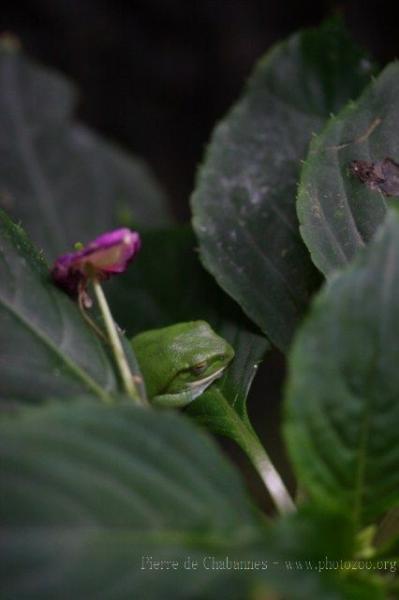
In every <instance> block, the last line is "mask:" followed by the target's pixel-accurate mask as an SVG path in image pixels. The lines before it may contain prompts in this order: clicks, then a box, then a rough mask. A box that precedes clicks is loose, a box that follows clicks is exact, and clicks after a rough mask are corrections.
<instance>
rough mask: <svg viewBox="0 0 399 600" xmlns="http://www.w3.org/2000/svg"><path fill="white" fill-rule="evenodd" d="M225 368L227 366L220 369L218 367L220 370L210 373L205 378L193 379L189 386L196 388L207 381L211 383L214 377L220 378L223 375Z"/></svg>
mask: <svg viewBox="0 0 399 600" xmlns="http://www.w3.org/2000/svg"><path fill="white" fill-rule="evenodd" d="M224 370H225V367H224V366H223V367H221V368H220V369H218V371H215V372H214V373H211V374H210V375H208V376H207V377H204V378H203V379H197V381H192V382H191V383H188V384H187V387H188V388H189V389H196V388H198V387H201V386H203V385H206V384H207V383H211V382H212V381H213V380H214V379H218V378H219V377H221V376H222V375H223V371H224Z"/></svg>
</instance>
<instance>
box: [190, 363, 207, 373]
mask: <svg viewBox="0 0 399 600" xmlns="http://www.w3.org/2000/svg"><path fill="white" fill-rule="evenodd" d="M207 366H208V365H207V363H206V362H205V361H204V362H201V363H197V364H196V365H195V366H194V367H191V369H190V371H191V373H193V374H194V375H201V373H203V372H204V371H205V369H206V367H207Z"/></svg>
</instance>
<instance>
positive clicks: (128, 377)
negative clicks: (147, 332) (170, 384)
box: [92, 279, 144, 406]
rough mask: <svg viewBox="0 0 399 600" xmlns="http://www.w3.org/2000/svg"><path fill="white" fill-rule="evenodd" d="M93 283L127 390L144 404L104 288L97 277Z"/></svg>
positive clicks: (137, 402) (133, 398) (135, 399)
mask: <svg viewBox="0 0 399 600" xmlns="http://www.w3.org/2000/svg"><path fill="white" fill-rule="evenodd" d="M92 283H93V289H94V293H95V295H96V298H97V302H98V305H99V307H100V311H101V314H102V316H103V319H104V324H105V328H106V330H107V334H108V338H109V342H110V345H111V348H112V351H113V353H114V357H115V362H116V364H117V366H118V369H119V373H120V376H121V379H122V383H123V386H124V388H125V391H126V393H127V394H128V395H129V396H130V397H131V398H132V400H134V401H135V403H136V404H139V405H140V406H143V404H144V402H143V400H142V398H141V396H140V394H139V392H138V391H137V388H136V386H135V384H134V380H133V376H132V373H131V371H130V367H129V365H128V362H127V359H126V355H125V353H124V351H123V348H122V344H121V341H120V339H119V335H118V332H117V330H116V327H115V322H114V320H113V318H112V314H111V311H110V309H109V306H108V302H107V299H106V297H105V294H104V292H103V289H102V287H101V285H100V283H99V281H98V280H97V279H93V280H92Z"/></svg>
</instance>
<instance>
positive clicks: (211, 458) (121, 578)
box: [0, 402, 371, 600]
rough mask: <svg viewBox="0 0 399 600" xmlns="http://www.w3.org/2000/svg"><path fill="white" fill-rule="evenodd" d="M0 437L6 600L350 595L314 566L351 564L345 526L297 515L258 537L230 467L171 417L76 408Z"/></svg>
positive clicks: (26, 415) (50, 411)
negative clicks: (335, 562) (336, 562)
mask: <svg viewBox="0 0 399 600" xmlns="http://www.w3.org/2000/svg"><path fill="white" fill-rule="evenodd" d="M0 433H1V435H0V452H1V461H0V464H1V468H0V482H1V489H2V496H1V502H0V518H1V523H2V535H1V538H0V548H1V553H2V561H1V567H0V568H1V575H2V598H4V599H7V600H8V599H11V598H12V599H13V600H17V599H20V598H21V599H22V598H27V597H29V598H40V599H41V600H42V599H47V598H48V599H50V598H61V599H67V598H71V597H77V598H104V599H106V598H107V599H108V598H109V599H111V598H112V599H125V598H126V599H131V598H146V600H152V599H154V600H159V599H161V598H165V600H166V599H168V598H172V597H173V598H176V599H182V600H187V599H188V598H192V599H195V598H197V599H198V600H199V599H201V600H202V599H203V598H207V599H209V600H213V599H215V600H216V599H219V598H221V597H226V598H229V599H231V600H236V599H237V600H243V599H245V598H250V597H251V598H252V597H253V596H252V591H253V590H254V588H255V587H256V588H259V590H262V591H264V593H265V592H266V590H268V591H270V590H277V591H279V592H281V593H284V596H285V597H286V598H287V599H291V600H302V599H303V598H318V599H320V600H344V598H348V597H349V596H345V595H344V593H343V584H342V581H341V580H342V577H341V576H340V575H339V576H337V572H336V571H334V570H333V569H331V570H329V571H328V572H327V571H326V569H324V570H320V569H319V568H318V566H319V561H321V562H322V561H324V560H325V558H326V553H328V555H329V558H330V559H331V560H334V559H337V558H343V559H345V558H346V557H348V556H350V553H351V552H352V546H353V533H352V531H351V528H350V527H349V525H348V523H347V521H346V520H345V519H343V518H342V517H340V516H338V515H321V514H317V513H314V512H311V513H306V512H304V511H302V512H301V513H300V514H299V515H297V516H294V517H291V518H290V519H288V520H286V521H281V522H280V523H278V524H277V526H275V527H274V528H273V529H271V530H269V531H267V530H265V529H264V526H263V524H262V523H259V522H258V521H257V520H256V519H255V516H254V513H253V510H252V507H251V504H250V503H249V501H248V499H247V498H246V496H245V493H244V491H243V488H242V485H241V483H240V481H239V479H238V478H237V476H236V474H235V473H234V471H233V470H232V468H231V467H230V466H229V465H228V463H226V461H225V460H224V459H223V458H222V456H221V455H220V453H219V452H218V451H217V450H216V448H215V447H214V446H213V444H212V443H211V442H210V441H209V440H208V439H207V438H206V437H205V436H203V435H201V434H199V433H198V432H197V431H196V430H195V429H194V428H193V427H192V426H191V425H190V424H189V423H187V422H185V420H184V419H183V418H182V417H180V416H178V415H175V414H171V413H169V414H159V413H155V412H152V411H145V410H139V409H135V408H134V407H131V406H127V405H125V406H123V405H120V406H118V407H114V408H109V407H106V406H102V405H98V404H92V403H89V402H87V403H79V404H77V403H74V402H71V403H69V404H68V405H63V406H61V405H56V404H55V405H50V406H46V407H41V408H38V409H36V410H35V411H33V410H27V411H25V412H23V413H22V415H21V416H20V418H18V419H11V418H9V419H3V421H2V422H1V424H0ZM161 560H163V561H170V562H169V565H170V564H171V561H174V562H175V564H176V563H177V568H176V570H174V569H172V570H165V569H164V570H160V569H159V566H160V565H159V561H161ZM192 561H196V564H197V567H196V568H191V569H188V568H185V566H184V565H185V564H186V565H187V564H192ZM233 561H235V564H238V566H239V567H240V568H239V569H237V567H234V568H232V567H231V566H230V568H229V567H227V566H226V565H228V564H230V565H232V564H233ZM237 561H242V562H241V563H238V562H237ZM255 562H256V563H257V566H254V564H255ZM299 564H300V565H301V566H299ZM151 565H152V567H153V568H152V569H151V568H150V567H151ZM164 565H165V563H164ZM212 565H213V566H212ZM218 565H219V566H218ZM265 565H266V567H267V568H266V569H265ZM157 566H158V568H156V567H157ZM142 567H144V568H142ZM358 597H359V598H360V596H358ZM370 597H371V596H370ZM352 598H356V596H354V595H353V596H352Z"/></svg>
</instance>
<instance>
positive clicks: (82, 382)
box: [0, 211, 118, 402]
mask: <svg viewBox="0 0 399 600" xmlns="http://www.w3.org/2000/svg"><path fill="white" fill-rule="evenodd" d="M0 381H1V385H0V388H1V392H0V395H1V398H2V399H4V400H9V401H12V400H14V401H23V402H34V401H36V400H37V399H38V398H40V399H42V398H46V397H49V396H54V395H57V396H58V397H60V398H63V397H68V396H70V395H71V394H85V393H88V392H90V393H92V394H95V395H96V396H98V397H99V398H102V399H105V400H106V399H107V398H109V394H110V393H112V392H114V391H116V390H117V389H118V383H117V380H116V378H115V374H114V369H113V366H112V362H111V359H110V358H109V357H108V355H107V354H106V353H105V351H104V349H103V347H102V345H101V344H100V342H99V340H98V339H97V337H96V336H95V334H94V333H93V332H92V331H91V330H90V329H89V328H88V327H87V326H86V324H85V323H84V321H83V319H82V317H81V316H80V314H79V311H78V309H77V306H76V305H75V304H74V303H73V302H72V301H71V300H70V299H69V298H68V297H67V296H66V295H65V294H64V293H63V292H61V291H59V290H58V289H57V288H56V287H55V286H54V285H53V283H52V282H51V281H50V278H49V272H48V269H47V266H46V264H45V262H44V260H43V259H42V258H41V257H40V256H39V255H38V254H37V252H36V250H35V248H34V247H33V246H32V245H31V244H30V242H29V240H28V239H27V237H26V236H25V234H24V232H23V231H22V229H21V228H20V227H18V226H16V225H14V224H13V223H12V222H11V221H10V220H9V219H8V218H7V216H6V215H5V214H4V213H3V212H2V211H0Z"/></svg>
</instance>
